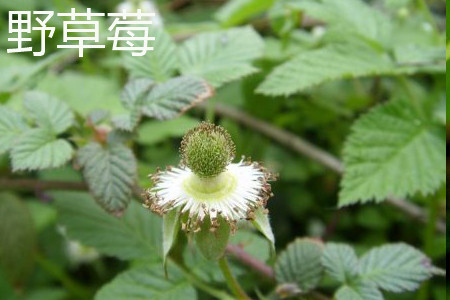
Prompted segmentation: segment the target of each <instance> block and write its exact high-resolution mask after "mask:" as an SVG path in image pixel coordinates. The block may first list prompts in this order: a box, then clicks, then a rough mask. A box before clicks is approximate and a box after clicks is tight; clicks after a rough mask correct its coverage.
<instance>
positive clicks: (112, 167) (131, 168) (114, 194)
mask: <svg viewBox="0 0 450 300" xmlns="http://www.w3.org/2000/svg"><path fill="white" fill-rule="evenodd" d="M77 158H78V163H79V164H80V165H81V166H82V167H83V176H84V178H85V179H86V182H87V184H88V186H89V190H90V191H91V192H92V194H93V195H94V197H95V198H96V200H97V202H98V203H99V204H100V205H101V206H102V207H103V208H104V209H105V210H107V211H108V212H111V213H114V214H119V215H120V214H121V213H122V212H123V211H124V210H125V208H126V207H127V206H128V204H129V203H130V200H131V198H132V189H133V185H134V184H135V179H136V177H137V175H136V174H137V167H136V159H135V157H134V154H133V152H132V151H131V150H130V149H129V148H127V147H126V146H125V145H123V144H120V143H107V144H106V145H104V146H103V145H101V144H99V143H97V142H91V143H89V144H88V145H86V146H84V147H83V148H81V149H80V150H79V151H78V155H77Z"/></svg>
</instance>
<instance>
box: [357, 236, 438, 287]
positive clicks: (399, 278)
mask: <svg viewBox="0 0 450 300" xmlns="http://www.w3.org/2000/svg"><path fill="white" fill-rule="evenodd" d="M435 271H436V269H435V268H434V267H433V266H432V264H431V262H430V259H429V258H428V257H426V256H425V255H424V254H423V253H422V252H420V251H419V250H416V249H414V248H413V247H411V246H409V245H406V244H401V243H399V244H392V245H386V246H381V247H377V248H374V249H372V250H370V251H369V252H368V253H366V254H365V255H364V256H363V257H362V258H361V260H360V271H359V273H360V277H361V278H362V279H363V280H364V281H365V282H369V283H372V284H375V285H376V286H378V287H379V288H381V289H383V290H386V291H389V292H394V293H400V292H405V291H414V290H416V289H417V288H418V287H419V285H420V283H421V282H422V281H424V280H427V279H429V278H430V277H431V276H432V275H433V274H434V273H435Z"/></svg>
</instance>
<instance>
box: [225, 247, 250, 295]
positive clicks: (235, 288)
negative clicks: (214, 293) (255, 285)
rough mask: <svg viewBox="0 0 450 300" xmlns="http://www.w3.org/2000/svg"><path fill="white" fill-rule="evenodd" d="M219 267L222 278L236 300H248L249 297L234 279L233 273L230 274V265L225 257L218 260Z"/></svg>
mask: <svg viewBox="0 0 450 300" xmlns="http://www.w3.org/2000/svg"><path fill="white" fill-rule="evenodd" d="M219 267H220V270H222V273H223V276H224V277H225V280H226V281H227V284H228V286H229V288H230V289H231V291H232V292H233V294H234V295H235V296H236V297H237V299H244V300H250V297H249V296H248V295H247V294H246V293H245V291H244V290H243V289H242V287H241V286H240V284H239V283H238V282H237V280H236V278H234V276H233V273H231V269H230V265H229V264H228V261H227V259H226V257H225V256H222V258H220V259H219Z"/></svg>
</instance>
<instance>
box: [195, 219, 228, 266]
mask: <svg viewBox="0 0 450 300" xmlns="http://www.w3.org/2000/svg"><path fill="white" fill-rule="evenodd" d="M218 221H219V228H217V229H216V230H215V231H211V230H210V227H211V221H210V220H209V218H205V220H204V221H203V224H202V225H201V230H200V232H198V233H196V234H195V241H196V243H197V246H198V248H199V249H200V252H201V253H202V254H203V255H204V256H205V257H206V258H207V259H209V260H218V259H219V258H221V257H222V256H223V255H224V253H225V249H226V247H227V244H228V240H229V239H230V231H231V230H230V225H229V224H228V223H227V222H226V221H225V220H224V219H223V218H219V219H218Z"/></svg>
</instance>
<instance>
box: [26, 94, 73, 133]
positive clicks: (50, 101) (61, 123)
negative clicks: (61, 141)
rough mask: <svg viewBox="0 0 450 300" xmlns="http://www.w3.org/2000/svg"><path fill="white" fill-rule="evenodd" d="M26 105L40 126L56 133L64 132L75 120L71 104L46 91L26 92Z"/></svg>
mask: <svg viewBox="0 0 450 300" xmlns="http://www.w3.org/2000/svg"><path fill="white" fill-rule="evenodd" d="M24 106H25V110H26V111H27V112H28V113H29V114H30V116H31V117H32V118H33V120H34V121H35V122H36V124H37V125H38V126H39V127H45V128H47V129H48V130H50V131H52V132H54V133H55V134H58V133H62V132H64V131H65V130H66V129H67V128H69V127H70V126H72V124H73V122H74V115H73V113H72V111H71V110H70V108H69V106H68V105H67V104H66V103H64V102H61V101H59V100H58V99H56V98H54V97H52V96H50V95H48V94H46V93H42V92H36V91H33V92H27V93H25V100H24Z"/></svg>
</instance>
